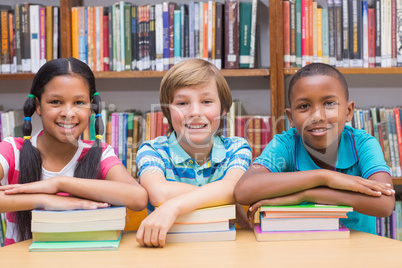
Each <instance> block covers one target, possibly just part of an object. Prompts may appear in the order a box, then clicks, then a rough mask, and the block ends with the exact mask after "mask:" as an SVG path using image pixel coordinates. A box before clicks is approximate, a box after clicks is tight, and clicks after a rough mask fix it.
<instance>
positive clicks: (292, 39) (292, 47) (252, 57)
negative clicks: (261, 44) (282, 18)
mask: <svg viewBox="0 0 402 268" xmlns="http://www.w3.org/2000/svg"><path fill="white" fill-rule="evenodd" d="M254 2H255V4H254ZM257 3H258V1H256V0H254V1H253V17H252V21H251V23H252V25H251V34H252V35H251V40H250V47H251V49H253V48H254V50H255V35H256V26H254V27H255V28H254V31H253V23H255V24H256V23H257ZM254 5H255V7H254ZM289 5H290V6H289V13H290V14H289V17H290V18H289V19H290V36H289V38H290V40H289V43H290V67H296V3H295V1H294V0H291V1H289ZM253 34H254V40H253ZM253 41H254V44H253ZM254 61H255V52H254V53H253V55H252V54H251V51H250V68H254V65H253V66H252V62H253V63H254Z"/></svg>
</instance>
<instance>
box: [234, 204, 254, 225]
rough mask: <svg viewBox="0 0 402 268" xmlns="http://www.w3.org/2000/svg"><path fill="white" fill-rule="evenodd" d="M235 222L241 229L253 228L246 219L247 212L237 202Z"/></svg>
mask: <svg viewBox="0 0 402 268" xmlns="http://www.w3.org/2000/svg"><path fill="white" fill-rule="evenodd" d="M236 222H237V224H238V225H239V226H240V228H242V229H251V228H253V224H252V223H251V221H249V220H248V216H247V212H246V211H245V210H244V208H243V206H242V205H240V204H239V203H236Z"/></svg>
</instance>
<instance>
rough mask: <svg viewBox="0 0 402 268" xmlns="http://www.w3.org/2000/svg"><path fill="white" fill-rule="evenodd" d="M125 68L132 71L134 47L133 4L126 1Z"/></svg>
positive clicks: (124, 8)
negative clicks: (132, 27) (132, 28)
mask: <svg viewBox="0 0 402 268" xmlns="http://www.w3.org/2000/svg"><path fill="white" fill-rule="evenodd" d="M123 10H124V49H125V50H124V55H125V58H124V63H125V65H124V70H126V71H130V70H131V65H132V51H131V49H132V47H131V42H132V40H131V34H132V30H131V25H132V15H131V11H132V10H131V4H130V3H124V7H123Z"/></svg>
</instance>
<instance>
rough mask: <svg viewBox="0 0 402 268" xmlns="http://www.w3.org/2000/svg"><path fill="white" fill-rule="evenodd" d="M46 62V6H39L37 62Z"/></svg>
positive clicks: (41, 63)
mask: <svg viewBox="0 0 402 268" xmlns="http://www.w3.org/2000/svg"><path fill="white" fill-rule="evenodd" d="M45 63H46V8H45V7H44V6H40V7H39V64H40V66H42V65H43V64H45Z"/></svg>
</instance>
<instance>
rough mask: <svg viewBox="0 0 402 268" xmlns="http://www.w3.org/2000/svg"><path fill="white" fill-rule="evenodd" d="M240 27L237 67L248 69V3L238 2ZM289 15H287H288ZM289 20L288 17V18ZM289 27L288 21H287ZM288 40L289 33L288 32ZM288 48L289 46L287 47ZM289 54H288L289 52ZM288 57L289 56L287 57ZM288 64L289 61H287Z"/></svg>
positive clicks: (249, 11)
mask: <svg viewBox="0 0 402 268" xmlns="http://www.w3.org/2000/svg"><path fill="white" fill-rule="evenodd" d="M239 8H240V9H239V14H240V20H239V22H240V27H239V42H240V44H239V55H240V56H239V66H240V68H250V29H251V16H252V4H251V3H249V2H240V6H239ZM288 14H289V13H288ZM288 19H289V16H288ZM288 25H289V21H288ZM288 40H289V31H288ZM288 48H289V46H288ZM289 53H290V52H289ZM289 57H290V55H289ZM289 63H290V61H289Z"/></svg>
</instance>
